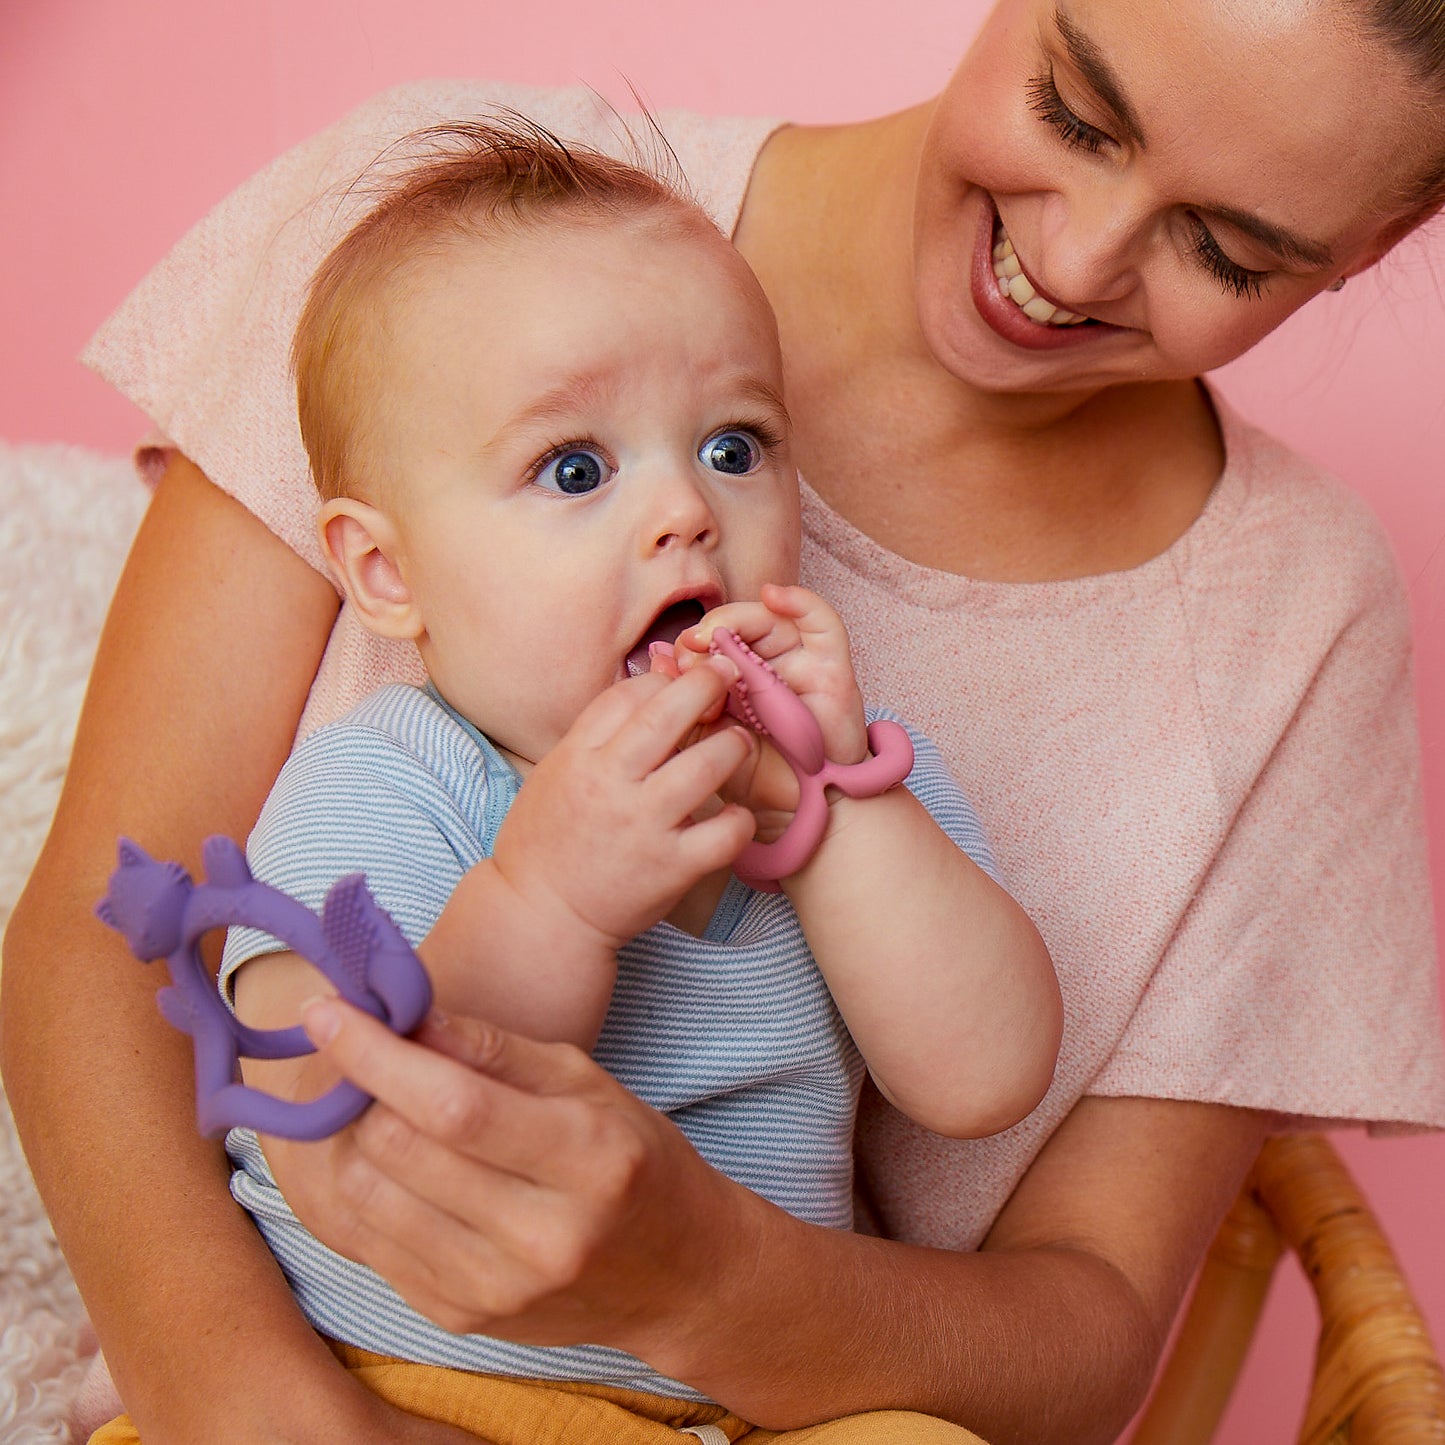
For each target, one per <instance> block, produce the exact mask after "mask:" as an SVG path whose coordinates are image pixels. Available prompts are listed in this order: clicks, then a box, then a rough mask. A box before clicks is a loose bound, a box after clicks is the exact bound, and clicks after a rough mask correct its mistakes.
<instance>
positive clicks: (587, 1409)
mask: <svg viewBox="0 0 1445 1445" xmlns="http://www.w3.org/2000/svg"><path fill="white" fill-rule="evenodd" d="M331 1348H332V1349H333V1350H334V1351H335V1352H336V1354H337V1356H338V1358H339V1359H340V1360H341V1362H342V1363H343V1364H344V1365H345V1366H346V1367H347V1369H349V1370H350V1371H351V1372H352V1373H353V1374H354V1375H356V1376H357V1378H358V1379H359V1380H361V1381H362V1383H364V1384H365V1385H366V1386H367V1387H368V1389H370V1390H372V1391H373V1392H374V1393H375V1394H377V1395H380V1396H381V1397H382V1399H384V1400H387V1401H389V1402H390V1403H391V1404H393V1405H395V1406H397V1407H398V1408H399V1409H402V1410H406V1411H408V1412H410V1413H411V1414H413V1415H419V1416H422V1417H423V1418H425V1419H429V1420H437V1421H440V1422H442V1423H443V1424H447V1425H455V1426H457V1427H458V1428H460V1429H462V1430H469V1431H471V1433H472V1434H474V1435H476V1436H477V1437H478V1438H479V1439H481V1440H484V1441H487V1442H489V1445H696V1442H699V1441H700V1442H701V1445H723V1442H724V1441H727V1442H730V1445H731V1442H737V1441H743V1442H745V1445H767V1442H772V1441H777V1442H779V1445H984V1442H983V1441H981V1440H980V1439H979V1437H978V1436H977V1435H975V1434H973V1433H972V1432H971V1431H969V1430H964V1429H961V1428H959V1426H957V1425H950V1424H948V1423H946V1422H945V1421H943V1420H936V1419H934V1418H933V1417H932V1416H931V1415H914V1414H910V1413H908V1412H906V1411H902V1410H879V1411H873V1412H870V1413H869V1414H866V1415H849V1416H848V1417H847V1418H846V1419H842V1420H830V1421H828V1423H827V1424H824V1425H810V1426H808V1427H807V1428H805V1429H802V1430H782V1431H778V1430H761V1429H758V1428H756V1427H754V1426H752V1425H749V1424H748V1423H747V1421H746V1420H739V1419H738V1417H737V1416H736V1415H729V1414H728V1413H727V1411H726V1410H724V1409H723V1408H722V1406H721V1405H699V1404H696V1403H695V1402H693V1401H691V1400H670V1399H668V1398H667V1397H666V1396H664V1395H644V1394H639V1393H637V1392H636V1391H633V1390H614V1389H611V1388H609V1387H607V1386H605V1385H584V1384H575V1383H570V1382H562V1383H556V1382H552V1381H538V1380H514V1379H510V1378H508V1377H507V1376H504V1375H474V1374H469V1373H467V1372H466V1371H463V1370H448V1369H443V1368H442V1367H441V1366H439V1365H416V1364H411V1363H409V1362H408V1361H405V1360H393V1359H389V1358H387V1357H386V1356H385V1355H374V1354H371V1353H370V1352H369V1351H367V1350H358V1349H355V1348H353V1347H352V1346H350V1345H341V1344H335V1343H333V1344H332V1346H331ZM689 1427H690V1429H689ZM685 1429H687V1430H689V1433H687V1434H683V1433H681V1432H682V1431H683V1430H685ZM139 1442H140V1436H139V1435H138V1434H137V1433H136V1429H135V1427H134V1426H133V1425H132V1424H131V1422H130V1417H129V1416H127V1415H122V1416H121V1417H120V1418H119V1419H117V1420H112V1421H111V1422H110V1424H108V1425H103V1426H102V1427H101V1428H100V1429H99V1430H97V1431H96V1432H95V1434H93V1435H92V1436H91V1437H90V1445H139Z"/></svg>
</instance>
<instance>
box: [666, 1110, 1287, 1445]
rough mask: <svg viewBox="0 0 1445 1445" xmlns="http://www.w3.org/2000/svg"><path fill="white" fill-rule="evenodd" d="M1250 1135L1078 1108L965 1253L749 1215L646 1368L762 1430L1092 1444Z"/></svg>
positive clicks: (1127, 1404)
mask: <svg viewBox="0 0 1445 1445" xmlns="http://www.w3.org/2000/svg"><path fill="white" fill-rule="evenodd" d="M1264 1132H1265V1125H1264V1122H1263V1121H1262V1119H1261V1117H1260V1116H1258V1115H1254V1114H1251V1113H1249V1112H1247V1111H1243V1110H1236V1109H1228V1108H1224V1107H1222V1106H1218V1105H1206V1104H1193V1103H1177V1102H1173V1101H1163V1100H1150V1099H1085V1100H1083V1101H1081V1102H1080V1103H1079V1104H1078V1105H1076V1106H1075V1109H1074V1112H1073V1113H1072V1114H1071V1115H1070V1116H1069V1117H1068V1118H1067V1119H1066V1120H1065V1121H1064V1123H1063V1124H1062V1125H1061V1126H1060V1128H1059V1130H1058V1131H1057V1132H1056V1133H1055V1134H1054V1136H1053V1137H1052V1138H1051V1140H1050V1141H1049V1143H1048V1144H1047V1145H1046V1146H1045V1148H1044V1150H1043V1152H1042V1153H1041V1154H1040V1155H1039V1157H1038V1159H1037V1160H1036V1161H1035V1163H1034V1164H1033V1166H1031V1168H1030V1170H1029V1172H1028V1174H1026V1175H1025V1176H1024V1179H1023V1180H1022V1181H1021V1182H1020V1184H1019V1185H1018V1187H1017V1189H1016V1190H1015V1192H1014V1195H1013V1197H1012V1198H1011V1199H1010V1201H1009V1203H1008V1205H1007V1206H1006V1207H1005V1209H1004V1212H1003V1214H1002V1215H1001V1216H1000V1218H999V1220H998V1221H997V1223H996V1224H995V1226H994V1229H993V1232H992V1234H991V1235H990V1237H989V1240H988V1241H987V1243H986V1244H985V1247H984V1249H983V1250H982V1251H980V1252H978V1253H953V1252H949V1251H940V1250H928V1249H919V1248H909V1247H904V1246H900V1245H897V1244H894V1243H892V1242H889V1241H883V1240H876V1239H869V1238H863V1237H859V1236H856V1235H831V1236H830V1235H827V1234H825V1233H824V1232H822V1231H817V1230H810V1229H809V1228H808V1227H807V1226H804V1225H801V1224H798V1223H797V1222H796V1221H793V1220H790V1219H788V1218H787V1217H786V1216H780V1215H779V1214H778V1213H777V1212H776V1211H773V1212H772V1214H771V1215H770V1216H766V1217H765V1216H764V1215H763V1213H762V1212H761V1211H759V1210H750V1211H749V1213H748V1215H747V1216H746V1218H747V1219H748V1220H749V1221H750V1223H747V1224H745V1225H744V1226H743V1228H744V1230H745V1231H747V1230H749V1229H750V1230H751V1234H750V1235H749V1234H748V1233H746V1232H745V1233H744V1236H743V1240H742V1241H741V1242H740V1243H739V1246H738V1248H737V1249H736V1250H734V1249H731V1248H730V1249H729V1251H728V1254H727V1256H726V1257H725V1258H724V1259H723V1260H722V1261H721V1263H722V1264H723V1265H725V1266H726V1267H725V1268H723V1269H721V1271H720V1273H719V1274H718V1276H717V1278H718V1279H719V1281H720V1292H719V1295H718V1296H715V1297H713V1298H711V1299H710V1300H709V1307H708V1309H707V1311H706V1312H705V1313H699V1315H698V1317H697V1320H696V1331H695V1333H693V1334H691V1335H685V1334H675V1335H674V1337H673V1339H672V1340H671V1341H669V1340H668V1339H666V1338H660V1339H659V1340H658V1341H657V1343H656V1345H655V1347H653V1346H650V1347H649V1348H653V1349H654V1351H655V1353H656V1355H657V1358H656V1359H654V1360H653V1363H655V1364H657V1365H658V1366H659V1368H663V1369H669V1370H673V1371H675V1372H676V1373H678V1374H679V1375H680V1376H681V1377H682V1378H684V1379H686V1380H688V1381H689V1382H690V1383H692V1384H695V1385H696V1386H698V1388H700V1389H702V1390H705V1391H707V1392H709V1393H711V1394H713V1395H715V1396H716V1397H717V1398H719V1399H721V1400H723V1401H724V1402H725V1403H726V1404H727V1405H728V1406H729V1407H730V1408H731V1409H734V1410H736V1411H737V1412H738V1413H740V1414H742V1415H743V1416H744V1417H745V1418H749V1419H754V1420H757V1421H759V1422H760V1423H765V1424H768V1425H771V1426H774V1427H779V1426H789V1425H798V1424H801V1423H804V1422H807V1421H809V1420H815V1419H818V1418H820V1417H826V1416H828V1415H833V1414H838V1413H846V1412H848V1411H859V1410H865V1409H877V1408H880V1407H884V1406H896V1407H900V1408H907V1409H913V1410H918V1411H922V1412H925V1413H931V1414H938V1415H942V1416H945V1417H947V1418H949V1419H952V1420H955V1421H957V1422H958V1423H960V1424H963V1425H966V1426H967V1427H968V1428H970V1429H971V1430H974V1431H975V1432H976V1433H978V1434H979V1435H981V1436H983V1438H984V1439H986V1440H988V1441H989V1442H990V1445H1015V1442H1017V1445H1024V1442H1027V1445H1048V1442H1055V1441H1056V1442H1060V1445H1065V1442H1067V1445H1088V1442H1094V1441H1097V1442H1101V1445H1102V1442H1107V1441H1112V1440H1114V1439H1115V1438H1116V1436H1117V1435H1118V1433H1119V1432H1120V1431H1121V1430H1122V1429H1123V1427H1124V1426H1125V1424H1127V1422H1128V1420H1129V1418H1130V1417H1131V1415H1132V1414H1133V1412H1134V1410H1136V1409H1137V1408H1138V1405H1139V1404H1140V1402H1141V1400H1142V1398H1143V1395H1144V1392H1145V1390H1146V1389H1147V1387H1148V1384H1149V1381H1150V1379H1151V1378H1152V1373H1153V1370H1154V1367H1155V1365H1156V1363H1157V1357H1158V1354H1159V1351H1160V1350H1161V1348H1162V1346H1163V1343H1164V1340H1165V1339H1166V1337H1167V1334H1168V1330H1169V1326H1170V1323H1171V1322H1172V1319H1173V1316H1174V1313H1175V1310H1176V1309H1177V1307H1178V1304H1179V1301H1180V1299H1181V1298H1182V1297H1183V1293H1184V1290H1185V1289H1186V1288H1187V1286H1188V1282H1189V1280H1190V1278H1191V1276H1192V1273H1193V1270H1194V1268H1195V1267H1196V1265H1197V1263H1198V1261H1199V1259H1200V1258H1201V1257H1202V1255H1203V1252H1204V1250H1205V1248H1206V1247H1207V1245H1208V1242H1209V1240H1210V1238H1211V1237H1212V1235H1213V1232H1214V1230H1215V1228H1216V1227H1217V1225H1218V1221H1219V1219H1220V1218H1221V1217H1222V1215H1223V1213H1224V1211H1225V1210H1226V1209H1227V1208H1228V1206H1229V1204H1230V1202H1231V1201H1232V1200H1233V1198H1234V1196H1235V1194H1236V1193H1237V1191H1238V1189H1239V1187H1240V1185H1241V1183H1242V1181H1243V1178H1244V1175H1245V1173H1246V1172H1247V1170H1248V1167H1249V1165H1250V1163H1251V1162H1252V1161H1253V1158H1254V1156H1255V1154H1256V1153H1257V1152H1258V1148H1259V1144H1260V1142H1261V1140H1262V1138H1263V1135H1264ZM759 1221H762V1222H761V1224H760V1223H759ZM729 1261H731V1263H729ZM715 1263H717V1262H715ZM799 1299H806V1300H807V1301H808V1308H807V1309H806V1310H799V1309H798V1308H797V1306H796V1301H797V1300H799ZM789 1301H793V1302H794V1303H793V1304H792V1306H791V1307H790V1306H789ZM721 1320H726V1321H727V1327H726V1328H723V1327H722V1326H720V1325H719V1323H718V1322H719V1321H721ZM780 1320H781V1321H785V1322H786V1323H785V1326H783V1327H780V1326H779V1321H780ZM649 1358H652V1356H651V1355H649Z"/></svg>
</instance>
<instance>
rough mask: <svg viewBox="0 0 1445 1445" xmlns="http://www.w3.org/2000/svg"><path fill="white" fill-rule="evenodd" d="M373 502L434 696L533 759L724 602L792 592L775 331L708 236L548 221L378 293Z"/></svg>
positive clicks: (751, 288)
mask: <svg viewBox="0 0 1445 1445" xmlns="http://www.w3.org/2000/svg"><path fill="white" fill-rule="evenodd" d="M397 294H398V296H399V298H400V301H399V304H393V305H392V306H391V308H390V311H391V315H392V330H391V333H390V335H389V337H388V341H389V343H390V355H389V358H388V360H387V364H386V367H385V370H384V372H383V377H382V390H381V392H380V395H381V396H382V397H383V398H384V399H383V400H382V402H381V407H382V417H381V422H380V425H379V426H378V427H377V434H378V436H379V438H380V448H379V452H378V455H377V460H378V461H379V462H380V464H381V475H382V476H384V477H388V478H391V479H394V481H392V482H388V483H386V484H385V490H386V495H387V502H386V504H385V510H386V511H387V512H388V513H389V514H390V516H391V517H392V520H393V522H394V523H395V524H396V526H397V529H398V533H399V538H400V546H399V550H400V555H399V556H398V558H397V559H396V560H397V562H398V565H399V566H400V568H401V570H402V574H403V577H404V579H405V580H406V582H407V583H408V584H409V586H410V588H411V590H412V593H413V596H414V597H415V599H416V601H417V604H418V607H419V610H420V614H421V618H422V622H423V626H424V632H423V634H422V636H421V637H420V638H419V646H420V649H421V652H422V658H423V661H424V662H425V663H426V665H427V669H428V671H429V673H430V674H431V676H432V678H433V680H434V681H435V683H436V685H437V687H438V688H439V689H440V691H441V692H442V694H443V695H444V696H445V697H446V698H447V699H448V701H450V702H451V703H452V705H453V706H454V707H456V708H458V709H459V710H460V711H461V712H462V713H463V714H464V715H466V716H467V717H468V718H470V719H471V720H472V721H473V722H474V723H475V724H476V725H477V726H478V727H480V728H481V729H482V730H483V731H484V732H485V733H487V734H488V736H490V737H491V738H493V739H494V740H495V741H496V742H497V743H499V744H500V745H501V746H502V747H503V748H505V749H506V750H507V751H508V752H510V753H512V754H513V755H514V756H516V757H517V758H519V759H521V760H522V761H524V762H535V761H536V760H537V759H538V758H540V757H541V756H542V755H543V754H544V753H546V752H547V751H548V750H549V749H550V748H551V747H553V746H554V745H555V744H556V743H557V741H558V740H559V739H560V738H561V736H562V734H563V733H564V732H565V731H566V730H567V728H568V727H569V726H570V725H571V723H572V722H573V720H574V719H575V718H576V717H577V715H578V713H579V712H580V711H581V710H582V708H583V707H585V706H586V704H587V703H588V702H590V701H591V700H592V698H594V697H595V696H597V694H598V693H600V692H602V691H603V690H604V689H605V688H606V687H608V686H609V685H610V684H612V683H614V682H616V681H617V680H618V679H620V678H623V677H625V676H627V674H628V671H629V660H631V661H632V663H633V666H634V669H635V667H636V665H637V663H638V661H639V659H642V660H643V661H642V666H643V667H645V665H646V664H645V656H646V645H647V643H648V641H649V640H652V639H654V638H656V637H659V636H661V637H664V638H668V639H670V638H671V637H672V636H675V635H676V633H677V632H678V631H680V630H681V628H682V627H683V626H685V625H688V624H689V623H691V622H693V621H696V620H697V618H698V617H700V616H701V615H702V612H703V611H704V610H706V609H708V608H711V607H713V606H716V605H717V604H718V603H720V602H725V601H730V600H739V599H749V598H755V597H757V595H758V592H759V589H760V587H761V586H762V584H763V583H764V582H782V583H786V582H793V581H795V580H796V574H797V567H798V540H799V514H798V484H797V474H796V471H795V470H794V467H793V463H792V460H791V456H790V451H789V442H788V431H789V428H788V419H787V414H786V412H785V411H784V409H783V403H782V363H781V359H780V356H779V350H778V339H777V328H776V325H775V323H774V320H773V316H772V312H771V310H770V309H769V307H768V305H767V302H766V300H765V298H764V297H763V294H762V292H761V290H760V288H759V287H758V285H757V282H756V281H755V279H754V278H753V276H752V274H751V272H749V271H748V269H747V267H746V265H745V264H744V262H743V261H742V260H741V258H740V257H738V255H737V253H736V252H735V251H734V250H733V248H732V247H731V246H730V245H729V244H728V242H727V241H726V240H724V239H723V238H722V237H721V236H720V235H713V234H710V233H704V232H703V231H702V230H701V228H699V229H697V230H695V231H694V230H690V229H689V230H685V231H679V230H678V229H677V228H676V227H672V228H668V227H664V226H662V225H660V224H659V223H658V222H657V221H656V220H651V219H641V220H638V221H633V222H628V223H623V224H618V223H615V222H614V223H585V222H583V223H579V222H575V221H556V220H554V221H544V222H541V223H539V224H536V225H531V226H528V227H526V228H525V229H524V230H523V231H522V232H521V233H520V234H515V235H510V236H502V237H499V238H489V239H487V240H485V241H476V242H466V243H454V244H451V245H449V246H448V248H447V249H446V251H445V252H444V254H442V255H441V256H439V257H436V258H432V259H429V260H427V261H426V262H425V263H424V264H423V265H422V266H421V267H420V268H419V269H418V271H417V273H416V276H415V277H414V278H413V280H411V281H405V282H403V283H402V284H401V287H400V288H399V289H398V293H397Z"/></svg>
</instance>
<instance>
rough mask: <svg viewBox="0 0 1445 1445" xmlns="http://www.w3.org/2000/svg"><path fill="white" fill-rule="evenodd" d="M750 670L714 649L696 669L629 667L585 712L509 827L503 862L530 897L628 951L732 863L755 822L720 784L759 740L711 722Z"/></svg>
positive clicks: (497, 860)
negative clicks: (671, 671)
mask: <svg viewBox="0 0 1445 1445" xmlns="http://www.w3.org/2000/svg"><path fill="white" fill-rule="evenodd" d="M700 660H701V659H700ZM736 677H737V669H736V668H735V667H734V666H733V665H732V663H730V662H728V661H727V660H726V659H725V658H713V659H711V660H710V661H709V662H707V663H706V664H705V665H704V666H701V667H694V668H691V669H689V671H688V673H687V675H686V676H679V677H669V676H667V675H666V674H665V673H662V672H654V673H650V674H647V675H645V676H642V677H634V678H628V679H626V680H625V681H623V682H619V683H616V684H615V685H614V686H612V687H610V688H609V689H608V690H607V691H606V692H604V693H603V694H602V695H601V696H600V697H598V698H596V699H594V701H593V702H591V703H590V704H589V705H588V706H587V707H586V708H585V709H584V710H583V712H582V714H581V716H579V717H578V719H577V721H576V722H575V723H573V724H572V726H571V728H569V729H568V731H567V733H566V735H565V736H564V737H563V738H562V740H561V742H559V743H558V744H557V746H556V747H555V748H553V749H552V751H551V752H550V753H548V754H547V756H546V757H544V758H543V759H542V760H541V761H540V762H539V763H538V764H537V766H536V767H535V768H534V769H533V770H532V772H531V773H530V774H529V776H528V777H527V779H526V781H525V782H524V783H523V785H522V788H521V790H520V791H519V793H518V795H517V800H516V802H515V803H514V804H513V805H512V807H511V810H510V811H509V812H508V814H507V817H506V819H505V821H504V822H503V823H502V826H501V828H500V829H499V830H498V833H497V843H496V847H495V849H494V850H493V855H492V856H493V862H494V864H495V865H496V867H497V868H498V870H499V871H500V872H501V873H502V875H503V876H504V877H505V878H506V879H507V881H508V882H509V883H510V884H511V885H512V887H513V889H514V890H515V891H516V892H518V893H519V894H520V895H521V896H522V897H523V898H524V899H526V900H527V902H528V903H529V905H530V906H533V907H535V908H542V909H549V910H552V911H553V912H554V913H557V914H558V916H559V917H560V919H561V921H562V922H563V923H564V924H566V923H568V922H578V923H581V924H582V925H583V926H584V927H586V928H588V929H591V930H592V931H593V932H595V933H597V934H600V935H601V936H602V937H603V939H604V940H606V941H608V942H609V943H610V945H611V946H612V947H614V948H615V947H618V946H620V945H621V944H623V943H625V942H626V941H627V940H628V939H629V938H632V937H634V936H635V935H636V934H638V933H641V932H642V931H643V930H644V929H645V928H649V927H651V926H652V925H653V924H654V923H656V922H658V921H659V920H660V919H662V918H664V917H666V916H667V914H668V913H669V912H670V911H671V909H672V907H673V906H674V905H675V904H676V903H677V902H678V900H679V899H681V898H682V896H683V895H684V894H685V893H686V892H687V890H688V889H689V888H691V887H692V886H693V885H694V884H695V883H698V882H699V881H701V880H702V879H703V878H705V877H706V876H707V875H708V874H709V873H712V872H715V871H716V870H718V869H720V868H725V867H727V866H728V865H729V864H731V862H732V860H733V859H734V858H736V857H737V855H738V852H739V851H740V850H741V849H742V847H743V846H744V845H745V844H746V843H747V842H748V840H749V839H750V838H751V837H752V834H753V827H754V823H753V819H752V817H751V815H750V814H749V812H748V810H747V809H746V808H743V807H740V806H737V805H735V804H734V805H724V804H720V803H719V802H718V799H717V796H716V795H717V792H718V789H719V788H720V787H721V786H722V784H723V783H724V782H725V781H726V780H727V779H728V778H729V777H730V776H731V775H732V774H733V773H735V772H736V771H737V769H738V768H739V766H741V765H742V763H743V762H744V761H745V760H746V758H747V757H748V756H749V754H750V753H751V752H752V751H753V744H752V740H751V738H750V737H749V735H748V734H747V732H746V730H745V729H743V728H741V727H739V726H736V725H733V726H726V727H720V728H706V727H704V724H705V723H706V722H707V721H708V719H710V718H715V717H716V716H717V714H718V712H719V710H720V709H721V707H722V704H723V701H724V699H725V695H726V692H727V688H728V686H729V685H730V684H731V683H732V682H733V681H734V680H735V679H736ZM690 740H691V741H690ZM694 815H697V816H696V817H694Z"/></svg>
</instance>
